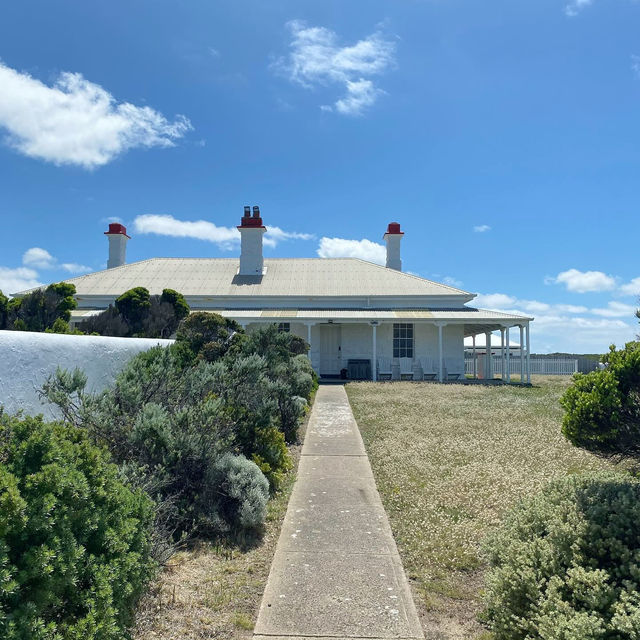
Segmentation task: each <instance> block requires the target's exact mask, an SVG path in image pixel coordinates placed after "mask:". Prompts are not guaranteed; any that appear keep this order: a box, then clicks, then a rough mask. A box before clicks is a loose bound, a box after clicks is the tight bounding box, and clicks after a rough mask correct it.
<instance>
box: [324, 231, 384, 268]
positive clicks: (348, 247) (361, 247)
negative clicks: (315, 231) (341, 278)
mask: <svg viewBox="0 0 640 640" xmlns="http://www.w3.org/2000/svg"><path fill="white" fill-rule="evenodd" d="M316 253H317V255H318V257H320V258H360V259H361V260H367V261H368V262H375V263H376V264H380V265H383V264H385V262H386V259H387V253H386V249H385V248H384V247H383V246H382V245H381V244H378V243H377V242H372V241H371V240H367V239H366V238H363V239H362V240H348V239H346V238H326V237H324V238H320V244H319V246H318V250H317V251H316Z"/></svg>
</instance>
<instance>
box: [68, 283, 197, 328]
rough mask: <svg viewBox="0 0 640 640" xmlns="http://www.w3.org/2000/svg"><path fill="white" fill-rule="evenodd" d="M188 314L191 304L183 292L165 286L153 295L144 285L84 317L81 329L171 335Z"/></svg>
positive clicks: (126, 292)
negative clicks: (97, 311)
mask: <svg viewBox="0 0 640 640" xmlns="http://www.w3.org/2000/svg"><path fill="white" fill-rule="evenodd" d="M188 314H189V305H188V304H187V301H186V300H185V298H184V296H183V295H182V294H181V293H178V292H177V291H174V290H173V289H163V291H162V295H159V296H157V295H154V296H152V295H149V291H148V290H147V289H145V288H144V287H135V288H134V289H130V290H129V291H125V292H124V293H123V294H122V295H121V296H120V297H119V298H117V299H116V301H115V306H113V305H110V306H109V307H108V308H107V309H105V310H104V311H103V312H102V313H99V314H97V315H95V316H90V317H89V318H87V319H86V320H83V321H82V323H80V329H81V330H82V331H83V332H85V333H91V334H94V333H95V334H99V335H102V336H139V337H143V338H144V337H146V338H169V337H170V336H171V335H173V333H174V332H175V331H176V329H177V328H178V325H179V324H180V321H181V320H182V319H183V318H184V317H185V316H187V315H188Z"/></svg>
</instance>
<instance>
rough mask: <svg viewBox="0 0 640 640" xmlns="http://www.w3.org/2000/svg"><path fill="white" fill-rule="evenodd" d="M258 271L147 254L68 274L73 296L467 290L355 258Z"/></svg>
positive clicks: (277, 262) (230, 261)
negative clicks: (137, 290) (244, 272)
mask: <svg viewBox="0 0 640 640" xmlns="http://www.w3.org/2000/svg"><path fill="white" fill-rule="evenodd" d="M264 263H265V267H266V272H265V274H264V275H263V276H239V275H237V271H238V265H239V260H238V259H237V258H152V259H150V260H143V261H141V262H132V263H131V264H126V265H123V266H122V267H115V268H113V269H107V270H105V271H98V272H96V273H89V274H87V275H83V276H79V277H77V278H71V279H69V280H67V282H72V283H73V284H74V285H75V286H76V291H77V295H78V296H118V295H120V294H122V293H124V292H125V291H127V290H128V289H131V288H133V287H146V288H147V289H149V291H150V292H151V293H152V294H159V293H161V292H162V289H166V288H169V289H175V290H176V291H179V292H180V293H182V294H183V295H185V296H187V297H189V296H212V297H216V296H248V295H252V296H253V295H256V296H277V297H282V296H308V297H322V296H466V297H467V298H470V297H471V295H472V294H470V293H468V292H466V291H462V290H461V289H456V288H454V287H450V286H448V285H445V284H440V283H437V282H433V281H431V280H426V279H424V278H420V277H418V276H414V275H411V274H408V273H402V272H400V271H395V270H393V269H387V268H386V267H381V266H379V265H377V264H373V263H371V262H365V261H364V260H359V259H357V258H269V259H266V260H265V261H264Z"/></svg>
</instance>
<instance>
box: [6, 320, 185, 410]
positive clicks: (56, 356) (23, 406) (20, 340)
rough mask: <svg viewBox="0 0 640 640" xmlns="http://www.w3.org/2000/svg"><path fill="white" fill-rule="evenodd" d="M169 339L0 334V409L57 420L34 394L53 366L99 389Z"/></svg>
mask: <svg viewBox="0 0 640 640" xmlns="http://www.w3.org/2000/svg"><path fill="white" fill-rule="evenodd" d="M172 343H173V340H160V339H149V338H108V337H102V336H72V335H61V334H56V333H34V332H28V331H0V406H4V409H5V411H7V412H8V413H15V412H16V411H19V410H23V411H24V413H25V414H27V415H37V414H39V413H42V414H44V416H45V417H46V418H55V417H59V416H58V415H57V414H56V411H55V408H54V407H53V406H51V405H49V404H42V402H41V400H40V398H39V396H38V390H39V389H40V388H41V387H42V385H43V383H44V382H45V381H46V380H47V378H48V377H49V376H50V375H52V374H54V373H55V372H56V369H57V368H58V367H60V368H62V369H70V370H73V369H75V368H76V367H77V368H78V369H82V370H83V371H84V372H85V373H86V374H87V387H86V388H87V391H102V390H103V389H105V388H106V387H107V386H109V385H110V384H111V383H112V382H113V380H114V379H115V377H116V375H117V374H118V372H119V371H120V370H121V369H122V368H123V367H124V365H125V364H126V363H127V361H128V360H129V359H131V358H132V357H133V356H134V355H136V354H137V353H140V352H141V351H146V350H147V349H150V348H151V347H154V346H156V345H158V344H159V345H162V346H167V345H169V344H172Z"/></svg>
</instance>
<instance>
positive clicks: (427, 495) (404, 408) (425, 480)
mask: <svg viewBox="0 0 640 640" xmlns="http://www.w3.org/2000/svg"><path fill="white" fill-rule="evenodd" d="M532 382H533V387H521V386H515V385H513V386H486V387H485V386H480V385H468V386H466V385H436V384H423V383H418V384H416V383H411V382H397V383H393V384H373V383H356V384H349V385H348V386H347V393H348V395H349V400H350V402H351V406H352V408H353V412H354V414H355V417H356V420H357V421H358V425H359V427H360V430H361V432H362V437H363V439H364V442H365V446H366V448H367V453H368V454H369V459H370V461H371V466H372V467H373V472H374V475H375V478H376V483H377V486H378V490H379V491H380V495H381V497H382V501H383V503H384V506H385V509H386V511H387V514H388V516H389V519H390V521H391V527H392V529H393V533H394V535H395V538H396V542H397V544H398V549H399V551H400V555H401V556H402V560H403V563H404V566H405V570H406V572H407V575H408V576H409V577H410V579H411V582H412V585H413V587H414V589H415V590H416V591H417V597H416V600H417V601H418V602H417V604H418V606H419V609H420V613H421V618H422V621H423V626H424V629H425V633H426V635H427V637H428V638H438V639H444V638H447V639H453V638H465V639H470V638H475V639H476V640H480V639H486V638H490V635H487V632H486V630H484V629H483V628H482V626H481V625H480V624H479V623H478V622H477V620H476V616H477V613H478V611H479V609H480V601H479V594H480V590H481V589H482V577H483V573H484V570H485V565H484V559H483V557H482V554H481V543H482V540H483V539H484V537H485V536H486V534H487V533H488V532H489V531H491V530H492V529H493V528H494V527H495V526H496V525H497V524H498V523H499V522H500V520H501V518H502V516H503V514H504V513H505V511H506V510H508V509H509V508H510V507H511V506H512V505H513V504H515V503H516V502H517V501H518V500H519V499H521V498H523V497H525V496H529V495H532V494H534V493H536V492H538V491H539V490H540V488H541V487H542V486H543V485H544V484H546V483H547V482H549V481H550V480H553V479H555V478H558V477H561V476H564V475H566V474H568V473H579V472H581V471H588V470H596V469H603V468H607V467H609V466H610V464H609V463H607V462H605V461H603V460H601V459H599V458H596V457H595V456H593V455H591V454H589V453H586V452H584V451H581V450H579V449H575V448H574V447H572V446H571V445H570V444H569V443H568V442H567V441H566V440H565V439H564V437H563V436H562V434H561V433H560V422H561V419H562V409H561V407H560V405H559V404H558V399H559V398H560V396H561V395H562V393H563V391H564V390H565V389H566V387H567V386H568V385H569V383H570V379H569V378H567V377H561V376H534V378H533V380H532Z"/></svg>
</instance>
